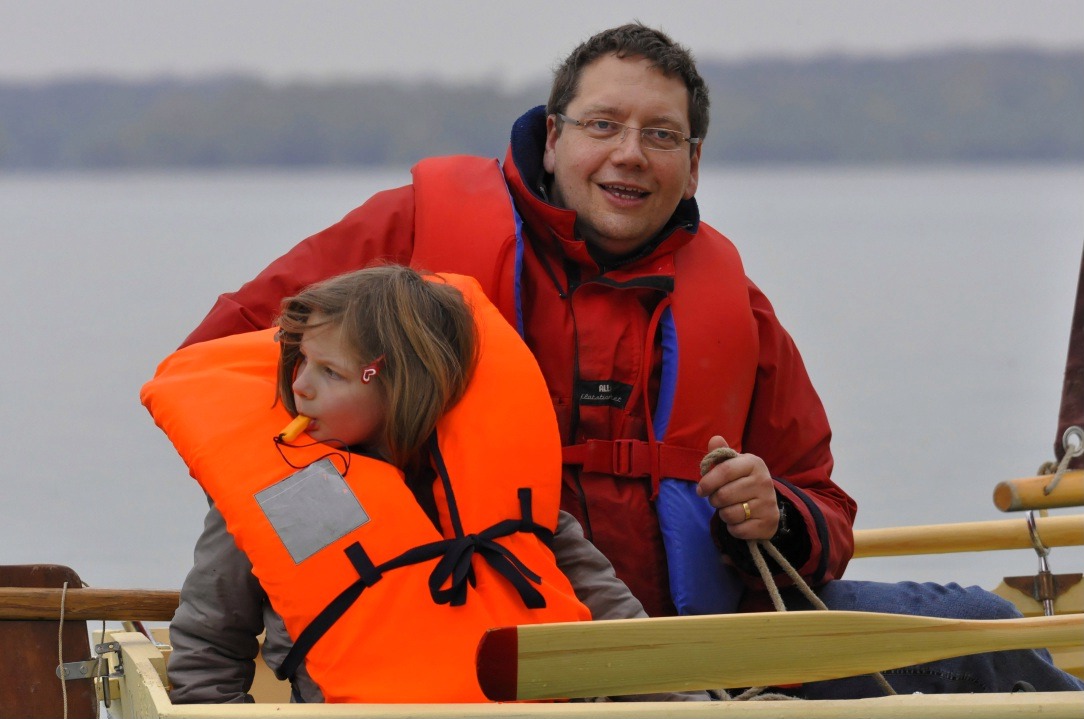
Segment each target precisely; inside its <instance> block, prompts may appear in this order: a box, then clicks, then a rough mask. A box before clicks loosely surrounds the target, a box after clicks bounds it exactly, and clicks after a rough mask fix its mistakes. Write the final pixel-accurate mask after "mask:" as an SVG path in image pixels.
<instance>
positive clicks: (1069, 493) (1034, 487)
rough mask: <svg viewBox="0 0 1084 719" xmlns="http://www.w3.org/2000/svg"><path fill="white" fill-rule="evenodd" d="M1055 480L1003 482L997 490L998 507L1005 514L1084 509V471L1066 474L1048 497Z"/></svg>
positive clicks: (995, 504)
mask: <svg viewBox="0 0 1084 719" xmlns="http://www.w3.org/2000/svg"><path fill="white" fill-rule="evenodd" d="M1053 478H1054V476H1053V475H1050V474H1044V475H1041V476H1038V477H1027V478H1024V479H1010V480H1009V481H1007V482H1000V483H998V485H997V486H996V487H994V506H995V507H997V508H998V509H1000V510H1001V511H1002V512H1017V511H1020V510H1024V509H1053V508H1055V507H1082V506H1084V469H1075V470H1070V471H1068V472H1066V473H1065V474H1064V475H1062V478H1061V480H1060V481H1059V482H1058V484H1057V486H1056V487H1055V488H1054V491H1052V492H1051V493H1050V494H1046V492H1045V488H1046V486H1047V485H1048V484H1050V481H1051V480H1052V479H1053Z"/></svg>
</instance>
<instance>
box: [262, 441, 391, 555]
mask: <svg viewBox="0 0 1084 719" xmlns="http://www.w3.org/2000/svg"><path fill="white" fill-rule="evenodd" d="M256 503H257V504H259V505H260V509H262V510H263V513H264V515H265V516H266V517H267V521H269V522H270V523H271V526H272V527H273V528H274V530H275V532H276V533H277V534H278V536H279V539H281V540H282V543H283V544H284V545H286V549H287V551H289V552H290V556H291V557H293V560H294V563H295V564H300V563H301V562H303V561H305V560H306V559H308V558H309V557H311V556H312V555H314V554H316V553H317V552H319V551H320V550H321V549H323V548H324V547H326V546H328V545H329V544H331V543H332V542H334V541H335V540H337V539H340V538H342V537H344V536H346V535H347V534H349V533H350V532H352V531H354V530H355V529H357V528H358V527H360V526H362V525H363V524H365V523H366V522H368V521H369V514H368V513H367V512H366V511H365V508H364V507H362V506H361V502H359V501H358V498H357V497H356V496H354V493H353V492H352V491H351V490H350V487H349V485H347V483H346V480H345V479H343V476H342V475H341V474H339V470H337V469H336V468H335V465H334V464H332V463H331V460H329V459H321V460H320V461H318V462H313V463H312V464H310V465H309V466H308V467H305V468H304V469H302V470H301V471H300V472H297V473H296V474H292V475H290V476H289V477H287V478H286V479H284V480H282V481H281V482H276V483H275V484H273V485H271V486H270V487H268V488H267V489H263V490H261V491H259V492H257V493H256Z"/></svg>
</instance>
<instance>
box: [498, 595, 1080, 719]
mask: <svg viewBox="0 0 1084 719" xmlns="http://www.w3.org/2000/svg"><path fill="white" fill-rule="evenodd" d="M1081 636H1084V615H1079V614H1068V615H1064V616H1057V617H1032V618H1028V619H992V620H975V619H972V620H965V619H943V618H932V617H918V616H909V615H900V614H880V613H877V612H842V611H839V612H837V611H832V612H764V613H752V614H716V615H707V616H695V617H664V618H661V619H622V620H615V621H594V622H567V623H559V624H534V625H527V626H518V627H503V628H500V629H491V630H489V631H488V632H487V633H486V635H485V636H484V637H483V639H482V641H481V643H480V644H479V646H478V659H477V667H478V680H479V684H480V685H481V687H482V691H483V692H485V694H486V696H487V697H489V698H490V699H494V700H498V701H509V700H513V699H547V698H561V697H593V696H617V695H624V694H636V693H648V692H673V691H689V690H697V689H713V688H719V687H745V686H761V685H775V684H787V683H792V682H808V681H819V680H823V679H834V678H837V677H845V676H854V675H858V674H867V673H870V672H874V671H879V670H882V669H892V668H895V667H901V666H905V665H909V664H919V663H923V662H929V661H934V660H937V659H945V658H948V657H953V656H961V655H964V654H979V653H983V652H991V651H1000V650H1005V649H1027V648H1034V647H1049V648H1054V647H1072V646H1076V645H1078V644H1080V641H1081Z"/></svg>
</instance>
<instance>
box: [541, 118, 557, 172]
mask: <svg viewBox="0 0 1084 719" xmlns="http://www.w3.org/2000/svg"><path fill="white" fill-rule="evenodd" d="M557 138H558V131H557V117H556V116H554V115H550V116H549V117H547V118H546V150H545V152H543V153H542V167H543V169H545V171H546V172H548V173H549V174H551V175H552V174H553V167H554V165H555V164H556V161H557V160H556V157H555V156H554V155H555V153H556V152H557Z"/></svg>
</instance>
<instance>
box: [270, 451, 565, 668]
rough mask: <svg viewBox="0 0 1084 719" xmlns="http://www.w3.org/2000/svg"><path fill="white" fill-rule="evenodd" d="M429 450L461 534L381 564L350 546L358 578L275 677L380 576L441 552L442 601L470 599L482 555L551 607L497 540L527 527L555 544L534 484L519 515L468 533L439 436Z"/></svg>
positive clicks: (436, 596)
mask: <svg viewBox="0 0 1084 719" xmlns="http://www.w3.org/2000/svg"><path fill="white" fill-rule="evenodd" d="M429 449H430V452H431V453H432V457H433V464H434V467H436V470H437V474H438V475H439V476H440V478H441V481H442V482H443V483H444V488H445V495H446V496H447V498H448V506H449V511H450V514H451V517H452V525H453V528H454V531H455V534H456V536H455V537H452V538H449V539H441V540H438V541H436V542H429V543H427V544H422V545H419V546H417V547H413V548H412V549H408V550H406V551H405V552H403V553H402V554H400V555H399V556H397V557H395V558H393V559H390V560H388V561H386V562H384V563H382V564H379V565H376V564H374V563H373V561H372V559H371V558H370V557H369V555H368V553H367V552H366V551H365V549H364V548H363V547H362V546H361V544H360V543H358V542H354V543H353V544H351V545H350V546H348V547H347V548H346V549H345V550H344V551H345V554H346V556H347V558H348V559H349V560H350V564H351V565H352V566H353V567H354V570H355V571H356V572H357V573H358V578H357V580H355V581H354V582H352V583H351V584H350V586H348V587H346V588H345V589H344V590H343V591H342V592H340V593H339V595H338V596H337V597H335V598H334V599H332V600H331V602H329V603H328V605H327V606H326V607H324V609H323V610H321V612H320V613H319V614H318V615H316V617H315V618H314V619H313V620H312V621H311V622H309V625H308V626H307V627H305V629H304V630H302V632H301V634H299V635H298V637H297V639H296V641H294V645H293V646H292V647H291V648H290V651H289V652H288V653H287V654H286V658H285V660H283V662H282V665H281V666H280V667H279V668H278V669H277V670H275V676H277V677H278V678H279V679H290V678H292V677H293V676H294V674H295V673H296V672H297V669H298V667H299V666H301V662H302V661H304V659H305V656H306V655H307V654H308V653H309V650H311V649H312V647H313V646H314V645H315V644H316V642H318V641H319V640H320V638H321V637H323V636H324V634H326V633H327V631H328V630H329V629H331V627H332V626H333V625H334V624H335V622H337V621H338V620H339V619H340V618H341V617H342V616H343V615H344V614H345V613H346V612H347V610H349V609H350V607H352V606H353V605H354V602H356V601H357V600H358V598H359V597H361V594H362V592H364V591H365V589H366V588H367V587H371V586H373V585H375V584H376V583H377V582H378V581H380V580H381V578H382V577H383V576H384V574H385V573H386V572H389V571H392V570H394V569H398V568H400V567H406V566H410V565H413V564H420V563H422V562H427V561H430V560H432V559H436V558H437V557H440V561H439V562H437V565H436V567H434V568H433V571H432V573H431V574H430V575H429V594H430V596H431V597H432V598H433V602H434V603H436V604H448V605H450V606H453V607H455V606H461V605H463V604H465V603H466V601H467V585H468V584H469V585H470V586H472V587H473V586H476V581H477V580H476V578H475V574H474V567H473V561H472V560H473V558H474V556H475V555H476V554H477V555H478V556H480V557H481V558H482V559H483V560H485V562H486V563H487V564H489V565H490V567H492V568H493V569H494V570H495V571H496V572H497V573H498V574H500V575H501V576H502V577H504V578H505V579H506V580H507V581H508V582H509V583H510V584H511V585H512V587H513V588H514V589H515V590H516V592H517V593H518V594H519V596H520V599H521V600H522V601H523V604H524V606H526V607H527V608H528V609H541V608H543V607H545V606H546V599H545V597H543V596H542V593H541V592H539V591H538V589H536V588H535V586H534V585H536V584H540V583H541V581H542V578H541V577H540V576H539V575H538V574H536V573H535V572H533V571H531V569H530V568H529V567H527V565H525V564H524V563H523V562H522V561H521V560H520V559H519V558H518V557H516V555H515V554H514V553H513V552H512V551H511V550H510V549H508V548H507V547H505V546H504V545H502V544H499V543H498V542H497V541H495V540H497V539H500V538H501V537H507V536H509V535H512V534H516V533H517V532H524V533H528V534H533V535H535V536H537V537H538V538H539V539H541V540H542V541H543V542H544V543H545V544H546V545H547V546H550V545H552V543H553V533H552V532H551V531H550V530H549V529H547V528H546V527H544V526H542V525H540V524H536V523H535V521H534V518H533V513H532V505H531V489H530V488H529V487H522V488H520V489H519V490H518V491H517V497H518V499H519V510H520V517H519V519H505V520H502V521H500V522H497V523H496V524H494V525H493V526H491V527H489V528H487V529H485V530H483V531H481V532H479V533H477V534H464V533H463V527H462V523H461V521H460V518H459V510H458V508H457V507H456V505H455V495H454V493H453V492H452V485H451V482H450V481H449V480H448V470H447V467H446V466H445V465H444V460H443V457H441V455H440V449H439V448H438V447H437V443H436V438H435V436H434V437H433V438H431V440H430V448H429Z"/></svg>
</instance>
